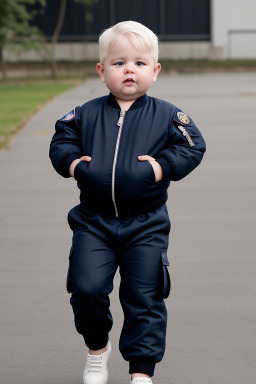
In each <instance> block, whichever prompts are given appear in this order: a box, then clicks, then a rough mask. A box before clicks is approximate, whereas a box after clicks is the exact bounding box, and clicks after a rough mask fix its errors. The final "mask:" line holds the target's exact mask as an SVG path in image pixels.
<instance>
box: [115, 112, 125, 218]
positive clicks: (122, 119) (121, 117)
mask: <svg viewBox="0 0 256 384" xmlns="http://www.w3.org/2000/svg"><path fill="white" fill-rule="evenodd" d="M124 116H125V111H124V110H121V111H120V116H119V119H118V122H117V125H118V126H119V131H118V136H117V140H116V149H115V155H114V161H113V169H112V201H113V204H114V208H115V213H116V217H118V210H117V206H116V200H115V174H116V163H117V156H118V151H119V144H120V138H121V133H122V129H123V124H124Z"/></svg>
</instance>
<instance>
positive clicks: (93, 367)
mask: <svg viewBox="0 0 256 384" xmlns="http://www.w3.org/2000/svg"><path fill="white" fill-rule="evenodd" d="M101 363H102V357H101V356H97V355H91V356H88V371H89V372H100V370H101V368H102V366H101Z"/></svg>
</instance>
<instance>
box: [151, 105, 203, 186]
mask: <svg viewBox="0 0 256 384" xmlns="http://www.w3.org/2000/svg"><path fill="white" fill-rule="evenodd" d="M205 151H206V144H205V141H204V139H203V137H202V135H201V133H200V132H199V130H198V128H197V127H196V125H195V124H194V122H193V121H192V120H191V119H190V118H189V117H188V115H186V114H185V113H184V112H182V111H181V110H180V109H178V108H177V109H176V111H175V113H174V116H173V119H172V121H171V123H170V126H169V133H168V139H167V142H166V145H165V148H164V149H163V150H161V151H160V152H158V153H157V154H156V155H155V156H154V157H155V159H156V160H157V161H158V163H159V164H160V165H161V167H162V170H163V181H170V180H174V181H177V180H180V179H182V178H183V177H185V176H187V175H188V174H189V173H190V172H192V171H193V169H195V168H196V167H197V166H198V165H199V164H200V162H201V160H202V158H203V155H204V152H205Z"/></svg>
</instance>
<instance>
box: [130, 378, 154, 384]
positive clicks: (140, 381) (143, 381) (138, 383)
mask: <svg viewBox="0 0 256 384" xmlns="http://www.w3.org/2000/svg"><path fill="white" fill-rule="evenodd" d="M131 384H153V383H152V380H151V379H150V378H148V377H135V379H133V380H132V381H131Z"/></svg>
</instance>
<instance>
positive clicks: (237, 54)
mask: <svg viewBox="0 0 256 384" xmlns="http://www.w3.org/2000/svg"><path fill="white" fill-rule="evenodd" d="M211 14H212V31H211V35H212V45H213V50H214V49H215V50H216V52H218V53H219V56H220V57H221V56H222V57H223V58H230V59H236V58H239V59H243V58H251V59H252V58H253V59H256V0H212V7H211Z"/></svg>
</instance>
